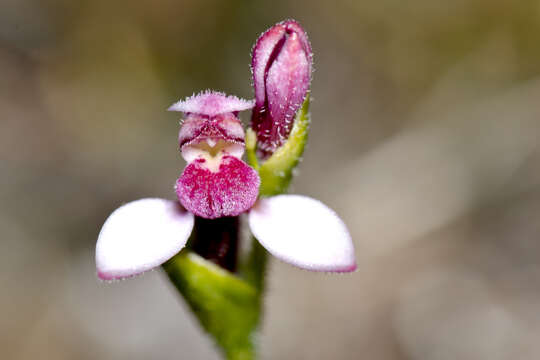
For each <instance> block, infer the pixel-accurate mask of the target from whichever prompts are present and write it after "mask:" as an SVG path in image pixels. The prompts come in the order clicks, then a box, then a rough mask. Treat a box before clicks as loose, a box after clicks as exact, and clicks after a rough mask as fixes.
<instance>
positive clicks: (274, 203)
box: [249, 195, 356, 272]
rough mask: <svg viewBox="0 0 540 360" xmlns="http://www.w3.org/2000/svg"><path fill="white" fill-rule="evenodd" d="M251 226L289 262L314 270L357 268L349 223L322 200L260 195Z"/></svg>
mask: <svg viewBox="0 0 540 360" xmlns="http://www.w3.org/2000/svg"><path fill="white" fill-rule="evenodd" d="M249 226H250V228H251V231H252V233H253V235H254V236H255V237H256V238H257V240H259V242H260V243H261V245H262V246H264V247H265V248H266V250H268V252H270V253H271V254H272V255H274V256H276V257H277V258H279V259H281V260H283V261H285V262H287V263H289V264H292V265H294V266H297V267H300V268H302V269H306V270H312V271H329V272H350V271H354V270H355V269H356V260H355V256H354V247H353V243H352V240H351V236H350V235H349V232H348V230H347V227H346V226H345V224H344V223H343V221H342V220H341V219H340V218H339V217H338V216H337V215H336V213H335V212H334V211H333V210H331V209H330V208H328V207H327V206H326V205H324V204H323V203H321V202H320V201H318V200H315V199H312V198H309V197H307V196H300V195H278V196H273V197H270V198H263V199H260V200H259V201H257V203H256V204H255V206H254V207H253V208H252V209H251V210H250V212H249Z"/></svg>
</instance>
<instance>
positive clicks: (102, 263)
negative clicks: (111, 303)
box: [96, 199, 194, 280]
mask: <svg viewBox="0 0 540 360" xmlns="http://www.w3.org/2000/svg"><path fill="white" fill-rule="evenodd" d="M193 223H194V216H193V214H191V213H189V212H187V211H186V210H185V209H183V208H182V207H181V206H180V204H178V202H176V201H170V200H164V199H141V200H137V201H133V202H130V203H127V204H125V205H123V206H121V207H119V208H118V209H116V210H115V211H114V212H113V213H112V214H111V215H110V216H109V217H108V218H107V220H106V221H105V224H103V227H102V228H101V231H100V233H99V236H98V240H97V244H96V268H97V272H98V276H99V277H100V278H101V279H103V280H111V279H119V278H123V277H128V276H133V275H137V274H140V273H142V272H144V271H147V270H150V269H152V268H155V267H156V266H159V265H161V264H163V263H164V262H165V261H167V260H169V259H170V258H171V257H173V256H174V255H175V254H176V253H178V252H179V251H180V250H181V249H182V248H183V247H184V246H185V244H186V242H187V240H188V238H189V236H190V234H191V230H192V229H193Z"/></svg>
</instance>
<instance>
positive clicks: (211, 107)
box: [168, 90, 254, 117]
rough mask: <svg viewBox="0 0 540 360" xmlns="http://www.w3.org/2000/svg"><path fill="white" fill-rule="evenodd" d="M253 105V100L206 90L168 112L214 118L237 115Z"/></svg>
mask: <svg viewBox="0 0 540 360" xmlns="http://www.w3.org/2000/svg"><path fill="white" fill-rule="evenodd" d="M253 105H254V101H252V100H244V99H240V98H238V97H236V96H232V95H231V96H227V95H225V94H224V93H221V92H217V91H210V90H206V91H204V92H201V93H199V94H197V95H193V96H191V97H189V98H187V99H185V100H181V101H178V102H177V103H175V104H173V105H172V106H171V107H169V109H168V110H169V111H182V112H184V113H186V114H201V115H206V116H210V117H212V116H216V115H219V114H224V113H237V112H239V111H243V110H248V109H251V108H252V107H253Z"/></svg>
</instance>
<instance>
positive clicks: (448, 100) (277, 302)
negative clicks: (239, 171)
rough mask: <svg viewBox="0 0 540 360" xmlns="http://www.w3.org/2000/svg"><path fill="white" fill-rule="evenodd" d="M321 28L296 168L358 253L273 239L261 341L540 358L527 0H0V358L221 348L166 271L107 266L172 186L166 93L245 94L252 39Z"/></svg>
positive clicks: (387, 356) (537, 189) (536, 76)
mask: <svg viewBox="0 0 540 360" xmlns="http://www.w3.org/2000/svg"><path fill="white" fill-rule="evenodd" d="M286 18H295V19H297V20H299V21H300V22H301V24H302V25H303V26H304V27H305V29H306V30H307V32H308V34H309V35H310V40H311V42H312V45H313V49H314V61H315V69H316V71H315V73H314V76H313V84H312V90H313V96H314V102H313V104H312V120H313V123H312V129H311V134H310V143H309V146H308V148H307V152H306V154H305V159H304V161H303V163H302V164H301V168H300V171H299V176H298V177H297V179H296V181H295V184H294V186H293V189H292V191H293V192H297V193H302V194H306V195H309V196H312V197H316V198H318V199H321V200H322V201H324V202H325V203H326V204H328V205H329V206H330V207H332V208H334V209H335V210H336V211H337V212H338V213H339V214H340V215H341V216H342V217H343V218H344V220H345V221H346V223H347V224H348V225H349V227H350V231H351V233H352V235H353V238H354V241H355V246H356V252H357V259H358V265H359V267H358V271H357V272H355V273H353V274H350V275H326V274H317V273H310V272H306V271H300V270H297V269H295V268H292V267H290V266H288V265H285V264H283V263H280V262H278V261H277V260H272V263H271V272H270V276H269V292H268V296H267V301H266V307H267V313H266V319H265V323H264V326H263V332H262V337H261V344H262V345H261V346H262V352H263V359H373V360H405V359H412V360H432V359H435V360H439V359H441V360H446V359H448V360H455V359H471V360H473V359H474V360H481V359H489V360H504V359H525V360H528V359H531V360H532V359H539V358H540V100H539V99H540V47H539V46H538V41H539V38H540V2H538V1H532V0H522V1H515V2H511V1H502V0H489V1H488V0H456V1H430V0H415V1H407V2H403V1H396V0H378V1H358V0H343V1H341V0H337V1H323V0H317V1H309V0H303V1H281V0H280V1H241V0H230V1H217V0H202V1H187V0H176V1H173V0H153V1H150V0H140V1H124V0H120V1H105V0H93V1H88V0H81V1H67V0H0V156H1V160H0V229H1V230H0V231H1V233H0V235H1V241H0V287H1V290H0V358H2V359H14V360H15V359H17V360H18V359H58V360H61V359H83V360H84V359H103V360H106V359H190V360H191V359H195V360H196V359H218V358H219V357H218V354H217V352H216V350H215V349H214V348H213V347H212V345H211V343H210V341H209V339H208V338H206V337H205V336H203V335H202V333H201V331H200V329H199V327H198V324H197V323H196V321H195V320H194V319H193V317H192V316H191V314H190V313H189V311H188V309H187V308H186V305H185V304H184V302H183V300H182V299H181V298H180V296H179V295H178V294H177V293H176V292H175V290H174V289H173V287H172V286H171V285H170V284H169V283H168V282H167V280H166V278H165V276H164V275H163V274H162V273H161V272H160V271H154V272H150V273H148V274H145V275H144V276H141V277H139V278H136V279H132V280H129V281H122V282H118V283H114V284H107V283H103V282H100V281H98V280H97V278H96V276H95V265H94V246H95V241H96V237H97V234H98V232H99V229H100V227H101V225H102V224H103V222H104V220H105V218H106V217H107V216H108V215H109V213H110V212H111V211H112V210H113V209H115V208H116V207H118V206H119V205H120V204H122V203H124V202H127V201H130V200H134V199H138V198H141V197H148V196H159V197H166V198H174V192H173V184H174V182H175V180H176V178H177V177H178V176H179V174H180V172H181V170H182V168H183V166H184V164H183V160H182V159H181V157H180V156H179V153H178V151H177V134H178V129H179V126H178V120H179V116H180V114H179V113H168V112H166V111H165V110H166V109H167V107H168V106H169V105H171V104H172V103H173V102H175V101H177V100H178V99H180V98H184V97H186V96H189V95H191V94H192V93H193V92H197V91H199V90H203V89H206V88H211V89H217V90H222V91H225V92H227V93H230V94H235V95H238V96H242V97H246V98H250V97H252V96H253V93H252V90H251V87H250V82H251V80H250V70H249V63H250V50H251V46H252V44H253V43H254V41H255V40H256V38H257V37H258V35H259V34H260V33H261V32H262V31H264V30H265V29H266V28H268V27H269V26H271V25H273V24H274V23H275V22H277V21H280V20H283V19H286Z"/></svg>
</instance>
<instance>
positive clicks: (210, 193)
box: [176, 154, 260, 219]
mask: <svg viewBox="0 0 540 360" xmlns="http://www.w3.org/2000/svg"><path fill="white" fill-rule="evenodd" d="M259 185H260V179H259V176H258V175H257V172H256V171H255V170H253V169H252V168H251V167H249V166H248V165H247V164H246V163H244V162H243V161H242V160H240V159H238V158H236V157H234V156H231V155H227V154H223V155H220V156H216V157H215V158H209V157H206V158H197V159H196V160H194V161H192V162H191V163H190V164H188V165H187V166H186V168H185V169H184V172H183V173H182V175H181V176H180V178H179V179H178V181H177V182H176V194H177V195H178V199H179V200H180V202H181V203H182V205H183V206H184V207H185V208H186V209H188V210H189V211H191V212H192V213H194V214H195V215H197V216H200V217H204V218H208V219H215V218H218V217H222V216H237V215H240V214H241V213H243V212H244V211H247V210H248V209H249V208H251V206H252V205H253V204H254V203H255V201H256V200H257V195H258V193H259Z"/></svg>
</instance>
